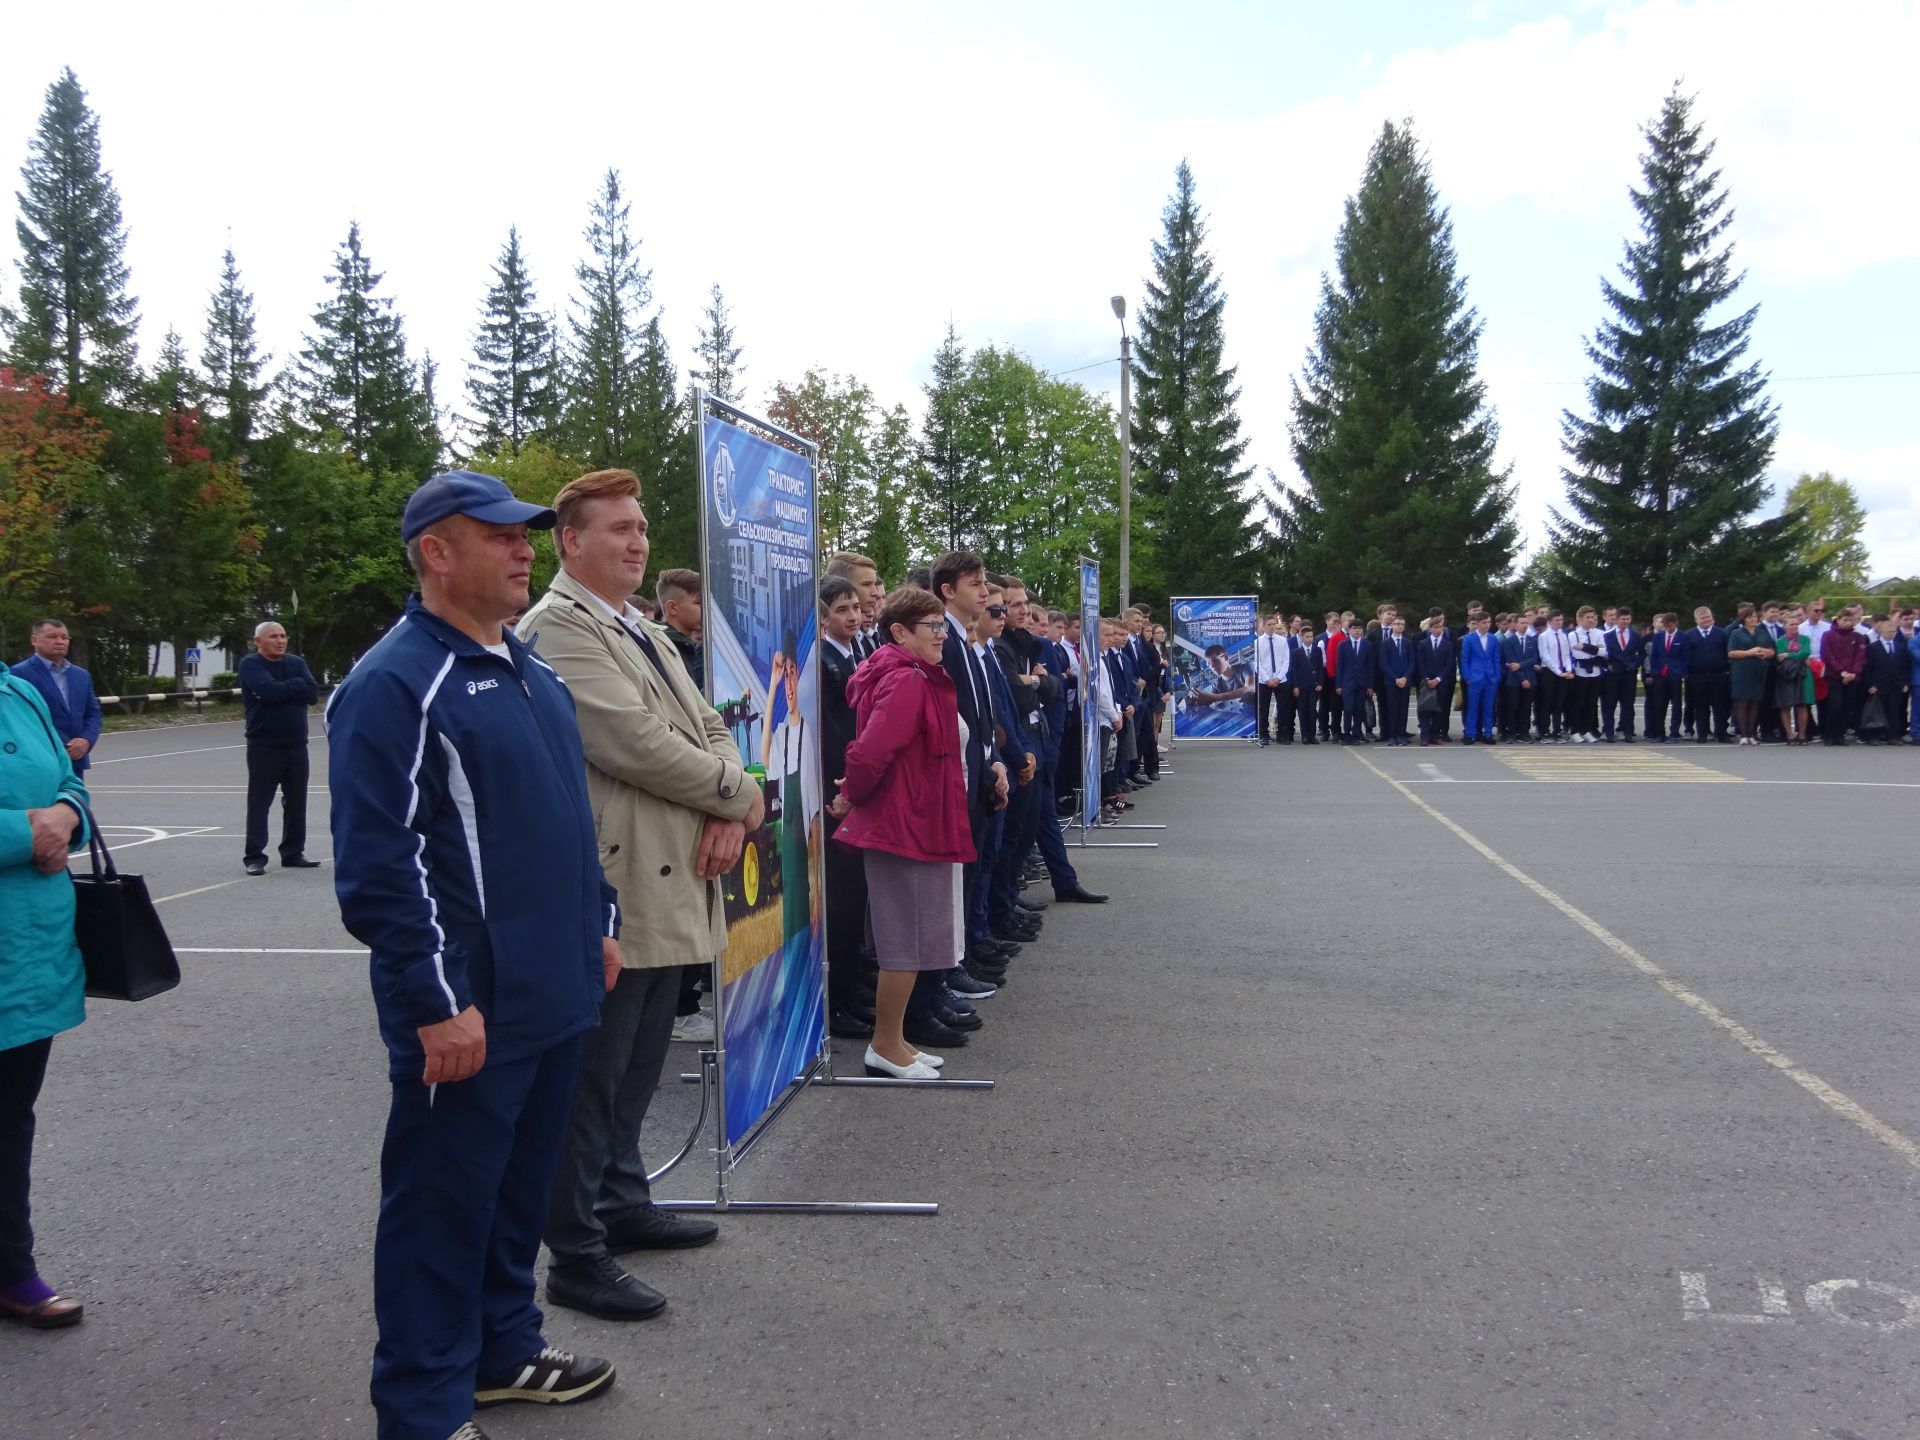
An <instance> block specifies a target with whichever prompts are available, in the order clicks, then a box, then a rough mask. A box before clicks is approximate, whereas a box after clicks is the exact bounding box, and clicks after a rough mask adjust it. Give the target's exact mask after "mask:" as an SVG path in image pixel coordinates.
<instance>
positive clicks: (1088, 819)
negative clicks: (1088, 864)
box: [1080, 560, 1100, 828]
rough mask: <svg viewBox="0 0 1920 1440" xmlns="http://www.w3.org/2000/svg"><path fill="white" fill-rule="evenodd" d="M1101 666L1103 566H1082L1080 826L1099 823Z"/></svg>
mask: <svg viewBox="0 0 1920 1440" xmlns="http://www.w3.org/2000/svg"><path fill="white" fill-rule="evenodd" d="M1099 663H1100V566H1099V564H1098V562H1096V561H1093V560H1082V561H1081V562H1080V822H1081V824H1083V825H1085V826H1087V827H1088V828H1092V827H1093V826H1094V825H1097V824H1098V823H1099V822H1100V717H1099V716H1098V715H1097V714H1095V713H1094V704H1093V668H1094V666H1096V665H1098V664H1099Z"/></svg>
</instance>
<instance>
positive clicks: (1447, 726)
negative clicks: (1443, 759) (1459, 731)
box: [1433, 676, 1465, 740]
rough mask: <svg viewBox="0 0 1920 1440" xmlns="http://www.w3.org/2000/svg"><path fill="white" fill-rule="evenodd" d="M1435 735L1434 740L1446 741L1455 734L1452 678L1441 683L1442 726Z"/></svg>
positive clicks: (1440, 725)
mask: <svg viewBox="0 0 1920 1440" xmlns="http://www.w3.org/2000/svg"><path fill="white" fill-rule="evenodd" d="M1462 683H1463V684H1464V683H1465V682H1464V681H1463V682H1462ZM1462 723H1465V722H1462ZM1433 733H1434V738H1436V739H1439V740H1445V739H1447V738H1449V737H1450V736H1451V735H1452V734H1453V679H1452V677H1451V676H1449V677H1448V678H1447V679H1445V680H1442V681H1441V682H1440V724H1439V727H1438V728H1437V729H1435V731H1434V732H1433Z"/></svg>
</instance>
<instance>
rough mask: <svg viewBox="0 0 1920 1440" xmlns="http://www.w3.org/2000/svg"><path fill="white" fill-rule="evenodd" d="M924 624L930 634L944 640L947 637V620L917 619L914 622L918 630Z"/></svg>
mask: <svg viewBox="0 0 1920 1440" xmlns="http://www.w3.org/2000/svg"><path fill="white" fill-rule="evenodd" d="M922 625H924V626H926V627H927V632H928V633H929V634H930V635H932V636H933V638H934V639H936V640H944V639H946V638H947V622H946V621H944V620H916V621H914V622H913V628H914V629H916V630H918V629H919V628H920V627H921V626H922Z"/></svg>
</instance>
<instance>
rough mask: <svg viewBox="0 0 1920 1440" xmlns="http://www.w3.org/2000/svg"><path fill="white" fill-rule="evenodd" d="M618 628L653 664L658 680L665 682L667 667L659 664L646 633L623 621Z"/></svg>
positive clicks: (656, 654)
mask: <svg viewBox="0 0 1920 1440" xmlns="http://www.w3.org/2000/svg"><path fill="white" fill-rule="evenodd" d="M620 628H621V629H622V630H624V631H626V632H627V634H628V635H629V636H631V637H632V639H633V643H634V644H636V645H638V646H639V647H640V653H641V654H643V655H645V656H646V657H647V659H649V660H651V661H652V662H653V668H654V669H655V670H656V671H658V672H659V675H660V679H661V680H662V681H663V682H665V681H666V679H667V667H666V666H665V665H664V664H662V663H661V661H660V652H659V651H658V650H656V649H654V648H653V641H652V640H650V639H648V638H647V633H646V631H644V630H641V629H638V628H637V627H635V626H632V625H629V624H627V623H626V621H624V620H623V621H621V622H620ZM669 688H671V687H669Z"/></svg>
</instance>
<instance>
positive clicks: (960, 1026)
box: [933, 1004, 987, 1030]
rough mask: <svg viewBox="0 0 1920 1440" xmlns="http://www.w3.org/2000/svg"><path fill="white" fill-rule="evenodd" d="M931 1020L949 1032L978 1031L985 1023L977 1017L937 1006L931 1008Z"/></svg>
mask: <svg viewBox="0 0 1920 1440" xmlns="http://www.w3.org/2000/svg"><path fill="white" fill-rule="evenodd" d="M933 1018H934V1019H935V1020H936V1021H938V1022H939V1023H940V1024H942V1025H944V1026H946V1027H947V1028H948V1029H949V1030H978V1029H979V1028H980V1027H981V1026H982V1025H984V1024H986V1023H987V1022H986V1021H984V1020H982V1019H981V1018H980V1017H979V1016H978V1015H962V1014H960V1013H959V1012H958V1011H957V1010H948V1009H946V1008H944V1007H943V1006H940V1005H937V1004H936V1005H935V1006H934V1007H933Z"/></svg>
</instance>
